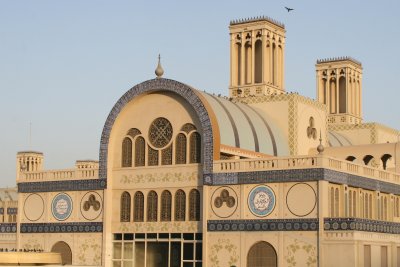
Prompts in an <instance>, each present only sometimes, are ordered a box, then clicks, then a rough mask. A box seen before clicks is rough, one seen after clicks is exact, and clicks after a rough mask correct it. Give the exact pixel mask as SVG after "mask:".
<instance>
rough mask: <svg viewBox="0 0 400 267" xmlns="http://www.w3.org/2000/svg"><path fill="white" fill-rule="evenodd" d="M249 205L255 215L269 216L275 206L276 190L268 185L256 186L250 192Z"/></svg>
mask: <svg viewBox="0 0 400 267" xmlns="http://www.w3.org/2000/svg"><path fill="white" fill-rule="evenodd" d="M248 205H249V209H250V211H251V213H253V214H254V215H256V216H258V217H264V216H267V215H268V214H270V213H271V212H272V210H273V209H274V207H275V194H274V191H273V190H272V189H271V188H270V187H268V186H266V185H259V186H256V187H254V188H253V189H252V190H251V191H250V193H249V198H248Z"/></svg>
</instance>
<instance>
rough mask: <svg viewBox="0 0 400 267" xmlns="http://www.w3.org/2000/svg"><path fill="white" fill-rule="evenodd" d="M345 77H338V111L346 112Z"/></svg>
mask: <svg viewBox="0 0 400 267" xmlns="http://www.w3.org/2000/svg"><path fill="white" fill-rule="evenodd" d="M346 112H347V109H346V78H345V77H340V78H339V113H346Z"/></svg>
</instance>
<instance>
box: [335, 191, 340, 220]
mask: <svg viewBox="0 0 400 267" xmlns="http://www.w3.org/2000/svg"><path fill="white" fill-rule="evenodd" d="M335 217H339V189H338V188H336V189H335Z"/></svg>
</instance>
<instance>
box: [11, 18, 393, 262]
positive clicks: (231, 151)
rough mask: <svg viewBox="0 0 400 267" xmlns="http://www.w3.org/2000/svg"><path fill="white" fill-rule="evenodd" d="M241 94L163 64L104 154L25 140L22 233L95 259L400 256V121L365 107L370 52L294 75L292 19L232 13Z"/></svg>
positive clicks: (109, 127) (110, 130) (116, 122)
mask: <svg viewBox="0 0 400 267" xmlns="http://www.w3.org/2000/svg"><path fill="white" fill-rule="evenodd" d="M229 29H230V52H231V54H230V55H231V56H230V58H231V64H230V76H231V77H230V85H229V97H221V96H216V95H213V94H209V93H206V92H204V91H200V90H196V89H194V88H192V87H190V86H188V85H186V84H183V83H180V82H178V81H174V80H169V79H165V78H162V75H163V70H162V68H161V65H160V63H159V66H158V68H157V70H156V75H157V77H156V78H155V79H152V80H148V81H144V82H142V83H139V84H137V85H135V86H134V87H132V88H131V89H130V90H128V91H127V92H126V93H125V94H124V95H123V96H122V97H121V98H120V99H119V100H118V102H117V103H116V104H115V105H114V107H113V108H112V110H111V112H110V114H109V116H108V117H107V119H106V122H105V125H104V128H103V132H102V135H101V141H100V151H99V162H97V161H89V160H84V161H77V163H76V166H75V168H73V169H68V170H44V169H43V161H44V157H43V154H42V153H39V152H32V151H27V152H20V153H18V155H17V184H18V202H17V205H18V211H19V212H18V216H17V222H16V223H14V224H13V227H14V229H15V232H16V233H15V234H14V236H16V242H15V248H16V249H21V248H22V249H35V250H36V249H37V250H44V251H56V252H61V254H62V257H63V263H65V264H72V265H88V266H93V265H95V266H125V267H126V266H146V267H153V266H165V267H167V266H168V267H178V266H179V267H182V266H183V267H188V266H191V267H198V266H212V267H217V266H221V267H223V266H237V267H239V266H248V267H252V266H268V267H269V266H271V267H272V266H287V267H293V266H360V267H361V266H365V267H367V266H371V267H377V266H382V267H386V266H391V267H397V266H400V239H399V237H400V204H399V201H400V145H399V142H398V140H399V135H400V132H399V131H398V130H395V129H391V128H389V127H386V126H383V125H381V124H378V123H364V122H363V118H362V101H361V97H362V83H361V80H362V65H361V63H360V62H358V61H357V60H355V59H352V58H349V57H344V58H332V59H323V60H318V61H317V64H316V78H317V88H316V92H317V100H313V99H309V98H307V97H304V96H301V95H299V94H297V93H288V92H286V90H285V83H284V80H285V76H284V55H285V53H284V52H285V27H284V25H283V24H281V23H279V22H277V21H274V20H272V19H270V18H268V17H259V18H253V19H244V20H238V21H232V22H231V23H230V27H229ZM338 255H340V257H338Z"/></svg>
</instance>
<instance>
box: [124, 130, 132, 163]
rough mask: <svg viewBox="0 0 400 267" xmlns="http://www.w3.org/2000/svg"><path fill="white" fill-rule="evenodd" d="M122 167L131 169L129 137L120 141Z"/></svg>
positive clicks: (130, 142)
mask: <svg viewBox="0 0 400 267" xmlns="http://www.w3.org/2000/svg"><path fill="white" fill-rule="evenodd" d="M122 167H132V141H131V139H130V138H129V137H125V138H124V141H122Z"/></svg>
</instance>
